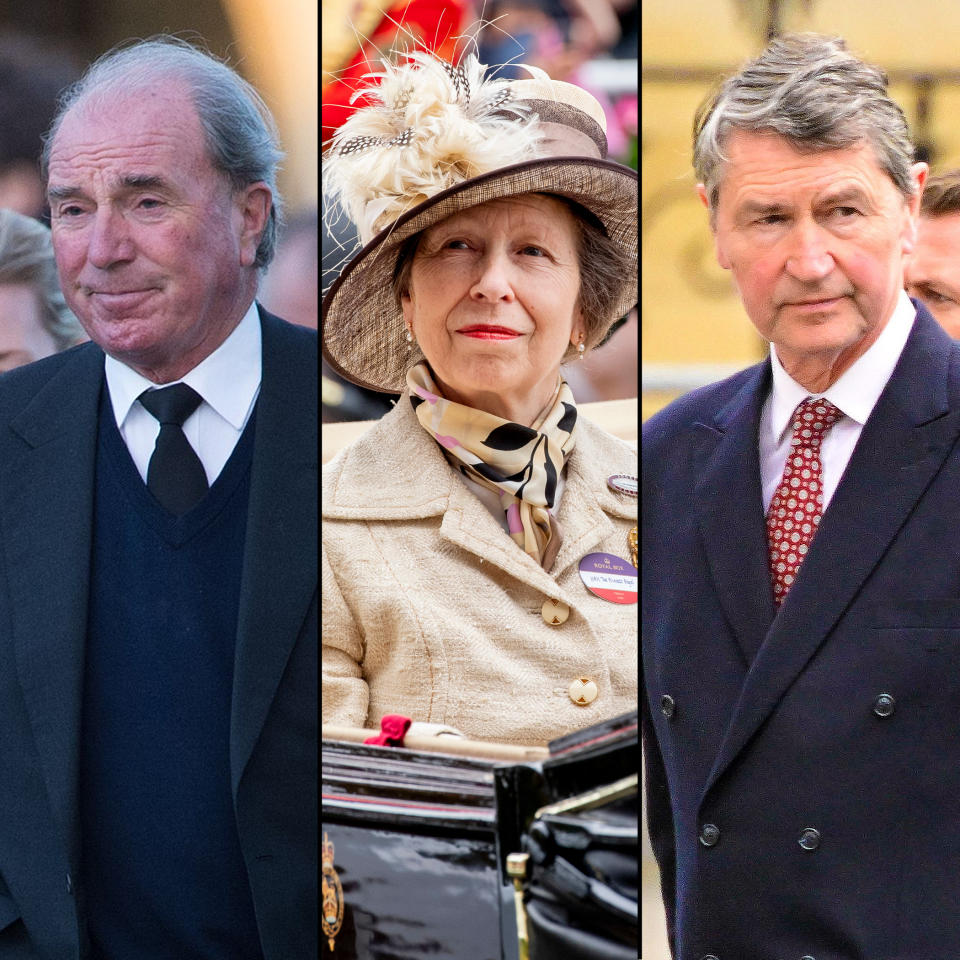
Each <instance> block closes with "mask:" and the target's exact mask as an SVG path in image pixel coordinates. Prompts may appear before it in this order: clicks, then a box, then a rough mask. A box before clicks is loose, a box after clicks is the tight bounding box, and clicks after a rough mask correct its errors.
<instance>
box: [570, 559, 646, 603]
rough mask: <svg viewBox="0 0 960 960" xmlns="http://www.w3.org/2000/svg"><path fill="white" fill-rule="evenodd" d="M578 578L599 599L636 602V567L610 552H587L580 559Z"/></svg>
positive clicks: (614, 601)
mask: <svg viewBox="0 0 960 960" xmlns="http://www.w3.org/2000/svg"><path fill="white" fill-rule="evenodd" d="M580 579H581V580H582V581H583V585H584V586H585V587H586V588H587V589H588V590H589V591H590V592H591V593H592V594H594V595H596V596H598V597H600V599H601V600H609V601H610V602H611V603H636V602H637V568H636V567H634V566H632V565H631V564H630V563H628V562H627V561H626V560H623V559H621V558H620V557H616V556H614V555H613V554H612V553H588V554H587V555H586V556H585V557H584V558H583V559H582V560H581V561H580Z"/></svg>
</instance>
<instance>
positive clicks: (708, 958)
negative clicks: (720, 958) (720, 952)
mask: <svg viewBox="0 0 960 960" xmlns="http://www.w3.org/2000/svg"><path fill="white" fill-rule="evenodd" d="M700 960H717V957H716V955H715V954H712V953H708V954H707V955H706V956H703V957H701V958H700Z"/></svg>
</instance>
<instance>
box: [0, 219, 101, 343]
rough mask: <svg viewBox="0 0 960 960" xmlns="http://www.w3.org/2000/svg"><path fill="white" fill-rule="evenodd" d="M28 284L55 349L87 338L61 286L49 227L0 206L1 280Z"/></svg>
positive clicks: (2, 282) (4, 282)
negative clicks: (33, 293)
mask: <svg viewBox="0 0 960 960" xmlns="http://www.w3.org/2000/svg"><path fill="white" fill-rule="evenodd" d="M6 283H11V284H13V283H16V284H21V283H22V284H28V285H29V286H31V287H33V289H34V290H35V291H36V293H37V300H38V301H39V303H40V306H41V311H40V316H41V319H42V321H43V326H44V327H45V328H46V330H47V332H48V333H49V334H50V336H51V337H52V338H53V341H54V343H55V344H56V345H57V350H66V349H67V348H68V347H72V346H74V345H75V344H78V343H80V342H81V341H82V340H85V339H86V334H85V333H84V332H83V327H81V326H80V321H79V320H77V318H76V317H75V316H74V315H73V313H72V312H71V310H70V308H69V307H68V306H67V303H66V301H65V300H64V299H63V292H62V291H61V289H60V278H59V277H58V276H57V266H56V263H55V262H54V259H53V244H52V243H51V241H50V229H49V227H46V226H44V225H43V224H42V223H40V221H39V220H34V219H33V218H32V217H26V216H24V215H23V214H22V213H17V212H16V211H14V210H7V209H5V208H0V284H6Z"/></svg>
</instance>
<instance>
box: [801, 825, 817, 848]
mask: <svg viewBox="0 0 960 960" xmlns="http://www.w3.org/2000/svg"><path fill="white" fill-rule="evenodd" d="M797 843H799V844H800V846H801V847H803V849H804V850H816V849H817V847H819V846H820V831H819V830H816V829H814V828H813V827H804V828H803V829H802V830H801V831H800V837H799V839H798V840H797Z"/></svg>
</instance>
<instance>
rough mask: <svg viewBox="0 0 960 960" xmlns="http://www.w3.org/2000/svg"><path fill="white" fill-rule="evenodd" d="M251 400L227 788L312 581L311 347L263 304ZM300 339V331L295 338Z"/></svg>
mask: <svg viewBox="0 0 960 960" xmlns="http://www.w3.org/2000/svg"><path fill="white" fill-rule="evenodd" d="M261 318H262V330H263V373H262V382H261V388H260V396H259V399H258V400H257V412H256V418H257V419H256V438H255V441H254V452H253V464H252V467H251V476H250V504H249V508H248V513H247V533H246V545H245V548H244V562H243V574H242V582H241V599H240V610H239V617H238V625H237V652H236V663H235V669H234V680H233V711H232V716H231V728H230V767H231V779H232V785H233V790H234V793H236V789H237V785H238V784H239V782H240V778H241V776H242V774H243V770H244V768H245V767H246V764H247V761H248V760H249V759H250V754H251V752H252V750H253V746H254V744H255V742H256V740H257V737H258V736H259V733H260V731H261V729H262V727H263V724H264V721H265V719H266V716H267V711H268V710H269V708H270V704H271V702H272V701H273V698H274V695H275V693H276V690H277V686H278V685H279V683H280V679H281V677H282V676H283V671H284V668H285V666H286V663H287V659H288V658H289V656H290V652H291V650H292V649H293V645H294V643H295V642H296V640H297V636H298V634H299V632H300V629H301V627H302V625H303V622H304V618H305V616H306V614H307V611H308V609H309V606H310V603H311V602H312V601H315V598H316V591H317V436H318V434H317V412H318V409H319V408H318V396H317V347H316V340H313V341H312V353H311V349H310V346H311V345H310V343H309V342H307V343H306V344H304V343H303V342H301V338H300V337H294V336H292V335H290V332H287V333H286V335H285V333H284V325H283V323H282V321H280V320H278V319H277V318H276V317H272V316H271V315H270V314H267V313H265V311H263V310H262V309H261ZM303 339H306V338H303Z"/></svg>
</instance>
